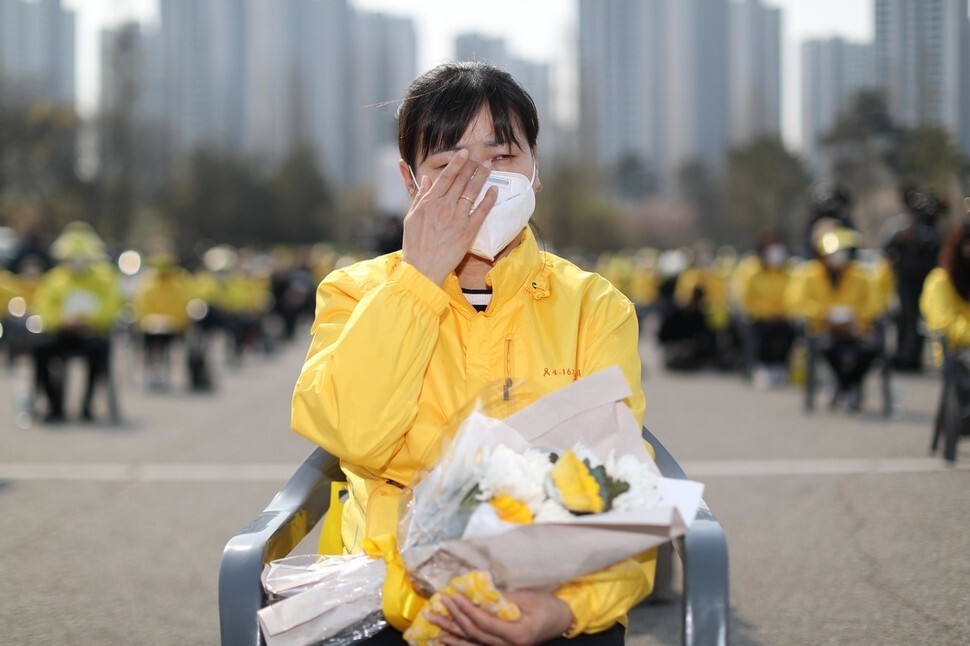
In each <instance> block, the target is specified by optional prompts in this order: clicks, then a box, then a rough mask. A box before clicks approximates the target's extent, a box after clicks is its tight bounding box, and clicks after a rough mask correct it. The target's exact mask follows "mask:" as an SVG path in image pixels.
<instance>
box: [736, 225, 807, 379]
mask: <svg viewBox="0 0 970 646" xmlns="http://www.w3.org/2000/svg"><path fill="white" fill-rule="evenodd" d="M788 278H789V268H788V247H787V246H786V245H785V242H784V240H783V239H782V237H781V236H780V235H779V234H778V233H776V232H774V231H765V232H764V233H762V234H761V235H760V236H758V240H757V242H756V243H755V253H753V254H752V255H750V256H748V257H747V258H745V259H744V260H742V261H741V262H740V263H738V267H737V269H736V270H735V272H734V277H733V282H734V291H735V297H736V299H737V305H738V309H739V310H740V311H741V314H742V315H743V318H744V321H745V323H746V324H747V325H748V331H749V335H748V337H749V340H750V341H751V343H752V345H753V346H754V347H752V348H751V352H750V355H751V358H752V359H753V361H754V364H755V365H754V366H753V369H754V375H753V376H754V381H755V384H756V385H761V384H763V385H765V386H769V385H779V384H782V383H784V382H785V380H786V379H787V372H788V371H787V364H788V353H789V352H790V351H791V347H792V343H793V342H794V340H795V330H794V328H793V327H792V325H791V323H790V322H789V321H788V309H787V307H786V306H785V289H786V288H787V287H788Z"/></svg>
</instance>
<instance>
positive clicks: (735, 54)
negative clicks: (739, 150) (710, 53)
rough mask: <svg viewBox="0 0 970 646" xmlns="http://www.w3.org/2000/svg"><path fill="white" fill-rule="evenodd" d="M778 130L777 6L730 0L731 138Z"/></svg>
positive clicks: (748, 137)
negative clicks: (732, 0)
mask: <svg viewBox="0 0 970 646" xmlns="http://www.w3.org/2000/svg"><path fill="white" fill-rule="evenodd" d="M780 133H781V10H780V9H778V8H776V7H767V6H765V5H764V4H763V3H762V2H761V0H741V1H739V2H732V3H731V141H732V142H734V143H738V144H743V143H745V142H747V141H750V140H751V139H752V138H753V137H756V136H758V135H763V134H768V135H780Z"/></svg>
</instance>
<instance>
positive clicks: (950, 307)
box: [919, 267, 970, 350]
mask: <svg viewBox="0 0 970 646" xmlns="http://www.w3.org/2000/svg"><path fill="white" fill-rule="evenodd" d="M919 309H920V312H921V313H922V314H923V319H924V320H925V321H926V327H928V328H929V329H930V330H932V331H933V332H939V333H941V334H944V335H946V342H947V344H948V345H949V346H950V348H952V349H954V350H959V349H961V348H965V347H967V346H970V303H968V302H967V301H965V300H963V299H962V298H960V295H959V294H957V290H956V289H954V287H953V282H952V281H950V276H949V274H947V273H946V270H945V269H943V268H942V267H937V268H936V269H934V270H933V271H931V272H930V274H929V276H927V277H926V282H924V283H923V292H922V294H920V297H919Z"/></svg>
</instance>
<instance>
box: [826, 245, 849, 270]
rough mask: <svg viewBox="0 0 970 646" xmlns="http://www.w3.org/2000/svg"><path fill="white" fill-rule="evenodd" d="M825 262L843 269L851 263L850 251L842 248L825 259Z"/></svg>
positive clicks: (832, 266)
mask: <svg viewBox="0 0 970 646" xmlns="http://www.w3.org/2000/svg"><path fill="white" fill-rule="evenodd" d="M825 263H826V264H827V265H828V266H829V267H831V268H832V269H843V268H844V267H845V266H846V265H848V264H849V252H848V251H847V250H846V249H840V250H838V251H836V252H835V253H833V254H832V255H830V256H829V257H828V258H826V259H825Z"/></svg>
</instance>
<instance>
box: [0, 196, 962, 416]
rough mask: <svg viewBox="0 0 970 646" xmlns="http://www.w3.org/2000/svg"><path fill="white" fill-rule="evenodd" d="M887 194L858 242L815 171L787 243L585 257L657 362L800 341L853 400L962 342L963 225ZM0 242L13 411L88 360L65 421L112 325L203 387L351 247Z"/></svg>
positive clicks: (258, 342)
mask: <svg viewBox="0 0 970 646" xmlns="http://www.w3.org/2000/svg"><path fill="white" fill-rule="evenodd" d="M901 201H902V203H903V204H904V205H905V210H904V212H902V213H900V215H899V216H898V217H896V218H894V219H893V220H891V221H890V222H888V223H887V224H886V226H885V229H884V231H883V232H882V235H881V238H882V239H881V240H880V241H879V243H878V244H876V245H870V246H868V247H867V246H864V245H863V244H862V239H861V237H860V234H859V232H858V230H857V229H856V227H855V226H854V223H853V221H852V215H851V214H852V206H853V204H852V195H851V193H850V192H849V191H848V190H846V189H845V188H844V187H841V186H838V185H820V186H819V187H817V188H816V190H815V192H814V193H813V196H812V208H811V217H810V219H809V222H808V223H807V226H806V228H805V231H804V238H803V240H800V241H796V243H795V244H794V245H793V244H792V243H791V241H789V240H786V238H785V237H784V236H783V235H782V234H781V233H780V232H777V231H764V232H762V233H761V234H760V235H758V236H757V238H756V239H755V240H752V242H751V246H750V250H745V251H744V252H743V253H739V252H738V251H737V250H736V249H734V248H731V247H726V246H722V247H719V248H718V247H715V246H714V245H712V244H711V243H709V242H706V241H698V242H697V243H695V244H694V245H693V246H691V247H689V248H686V247H685V248H680V249H669V250H663V251H661V250H657V249H650V248H643V249H638V250H633V251H628V252H622V253H609V254H603V255H601V256H600V257H599V258H598V259H593V260H587V261H585V263H586V264H588V265H593V266H590V267H589V268H590V269H593V270H595V271H597V272H599V273H600V274H602V275H603V276H605V277H606V278H607V279H609V280H610V281H611V282H612V283H613V284H614V285H615V286H616V287H617V288H619V289H620V290H621V291H622V292H624V293H625V294H626V295H627V296H628V297H629V298H630V300H631V301H632V302H633V303H634V305H635V306H636V310H637V315H638V317H639V318H640V320H641V325H642V329H643V330H644V331H645V333H647V334H650V335H652V336H653V337H654V338H655V340H656V342H657V344H658V346H659V348H660V350H661V353H662V358H663V364H664V366H665V367H666V368H667V369H669V370H673V371H696V370H701V369H706V368H713V369H717V370H722V371H730V370H737V371H739V372H741V373H742V374H744V375H745V376H746V377H748V378H750V379H751V380H752V382H753V383H754V384H755V385H756V386H757V387H759V388H765V389H767V388H772V387H779V386H783V385H787V384H789V383H794V384H802V383H805V380H806V378H807V377H806V365H807V363H808V360H809V357H808V356H807V353H809V352H813V353H815V354H817V356H818V358H819V360H820V361H823V362H824V363H826V364H828V366H829V368H830V372H831V374H832V375H833V376H834V380H833V381H834V388H833V389H832V394H831V404H832V405H833V406H835V405H839V404H842V403H845V405H846V406H847V408H849V409H850V410H858V409H859V408H860V407H861V406H862V401H863V388H862V383H863V380H864V378H865V376H866V374H867V373H868V372H869V370H870V368H871V366H872V365H873V364H874V362H878V361H882V362H883V363H885V364H887V365H888V366H891V368H892V369H893V370H897V371H917V370H920V369H921V368H922V366H923V362H924V359H923V357H924V346H925V337H926V335H927V334H928V333H937V334H939V335H940V337H941V338H946V339H949V341H950V343H951V345H952V346H953V347H955V348H960V347H964V346H970V305H968V302H970V224H965V223H960V224H959V225H958V226H956V227H953V228H952V233H951V234H950V236H949V238H948V240H947V241H946V244H944V239H943V233H942V229H941V222H940V221H941V218H942V217H943V216H944V214H945V213H946V212H947V210H948V208H949V205H948V204H947V203H946V201H945V200H943V199H942V198H940V197H938V196H935V195H933V194H932V193H930V192H928V191H925V190H920V189H918V188H915V187H906V188H904V189H902V191H901ZM968 208H970V206H968ZM384 229H385V230H384V231H382V233H381V236H380V238H379V240H378V241H377V251H378V252H379V253H387V252H389V251H392V250H393V249H396V248H400V241H401V229H400V220H399V219H397V220H396V221H394V222H388V223H387V224H386V226H385V227H384ZM0 233H3V231H2V230H0ZM0 238H2V239H0V261H2V262H3V263H4V264H3V266H2V267H0V356H2V357H4V358H5V359H6V361H7V362H8V364H9V365H13V363H14V362H15V361H17V360H18V358H23V360H24V361H29V362H31V364H32V367H33V371H32V374H33V375H34V382H33V385H32V397H31V399H30V403H29V411H28V413H29V414H30V415H31V416H36V417H39V418H43V419H44V420H46V421H48V422H58V421H62V420H64V419H66V417H67V411H66V407H65V392H66V384H65V379H66V376H67V373H68V371H67V369H66V366H67V364H68V362H69V361H71V360H72V359H74V358H77V359H80V360H82V361H83V362H84V365H85V366H86V374H87V379H86V383H85V386H84V388H83V389H82V392H83V398H82V402H81V405H80V410H79V414H80V417H81V418H82V419H86V420H90V419H93V418H95V416H96V415H95V407H94V400H95V395H96V393H97V391H98V390H99V388H103V389H104V390H105V391H106V392H107V394H108V399H109V415H111V416H115V415H116V406H115V404H114V402H113V399H112V398H113V397H114V393H113V390H112V389H113V386H112V375H111V366H112V360H111V356H112V348H113V347H114V346H116V345H117V340H118V339H123V340H125V341H126V342H128V345H126V347H132V348H134V349H135V350H136V351H138V356H139V357H140V363H141V382H142V384H143V386H144V387H145V388H146V389H147V390H157V391H165V390H169V389H170V388H172V384H173V371H176V370H179V371H183V372H182V375H183V377H182V378H180V379H179V381H180V383H184V384H185V386H186V387H187V388H189V389H191V390H194V391H208V390H211V389H213V388H214V387H215V385H216V379H215V378H214V374H213V371H214V367H213V360H212V358H211V357H210V354H212V350H211V349H212V347H213V344H214V343H215V342H216V341H215V340H216V339H219V340H221V342H222V343H224V345H223V346H222V347H221V352H220V356H222V357H225V365H226V366H228V368H230V369H231V368H232V367H233V366H235V365H238V364H239V363H240V362H242V361H243V359H244V357H245V356H246V355H247V354H252V353H259V354H269V353H272V352H273V350H274V348H276V347H277V346H278V345H279V344H280V343H286V342H288V341H290V340H292V339H293V338H294V335H295V333H296V331H297V330H299V329H302V327H303V326H305V325H306V324H308V323H309V321H311V320H312V318H313V314H314V307H315V294H316V287H317V285H318V284H319V282H320V281H321V280H322V279H323V278H324V277H325V276H326V275H327V274H328V273H329V272H331V271H332V270H333V269H335V268H339V267H342V266H345V265H347V264H350V263H352V262H354V261H355V260H356V258H355V257H354V256H347V255H344V256H342V255H340V254H338V252H337V251H336V250H335V249H334V248H332V247H331V246H329V245H326V244H317V245H313V246H306V247H301V248H294V247H283V246H280V247H275V248H272V249H269V250H254V249H235V248H232V247H230V246H228V245H212V246H209V247H208V248H205V249H203V250H201V252H200V253H198V254H197V255H196V256H193V257H191V258H179V257H178V256H177V255H176V253H175V251H174V249H173V247H172V246H171V245H170V244H168V243H166V241H164V240H156V241H154V242H153V243H152V244H150V245H148V248H146V249H140V250H139V249H127V250H117V249H115V250H111V249H109V248H108V245H106V243H105V242H104V241H103V240H102V239H101V238H100V237H99V235H98V233H97V232H96V231H94V230H93V229H92V228H91V227H90V226H89V225H87V224H85V223H81V222H75V223H71V224H69V225H67V226H66V227H65V229H64V230H63V231H62V232H60V234H59V235H58V236H57V238H56V239H55V240H54V241H53V242H52V243H51V244H50V245H44V244H42V243H40V242H39V241H38V240H36V239H34V238H30V237H27V238H25V239H23V240H18V239H15V238H11V237H10V236H9V235H8V236H7V237H6V238H4V237H3V236H0ZM793 247H794V248H795V249H797V250H798V252H799V253H797V254H796V253H794V252H793ZM941 252H942V256H941ZM358 255H360V254H358ZM941 258H942V261H941ZM941 262H942V266H941V267H939V268H938V264H940V263H941ZM924 286H926V287H924ZM921 301H922V303H921ZM921 308H922V311H921ZM960 308H963V309H962V310H961V309H960ZM961 326H964V327H961ZM964 337H966V338H964ZM890 350H891V351H890ZM173 357H177V360H178V362H179V363H178V365H177V366H173ZM220 367H221V366H220ZM968 380H970V373H968Z"/></svg>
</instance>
